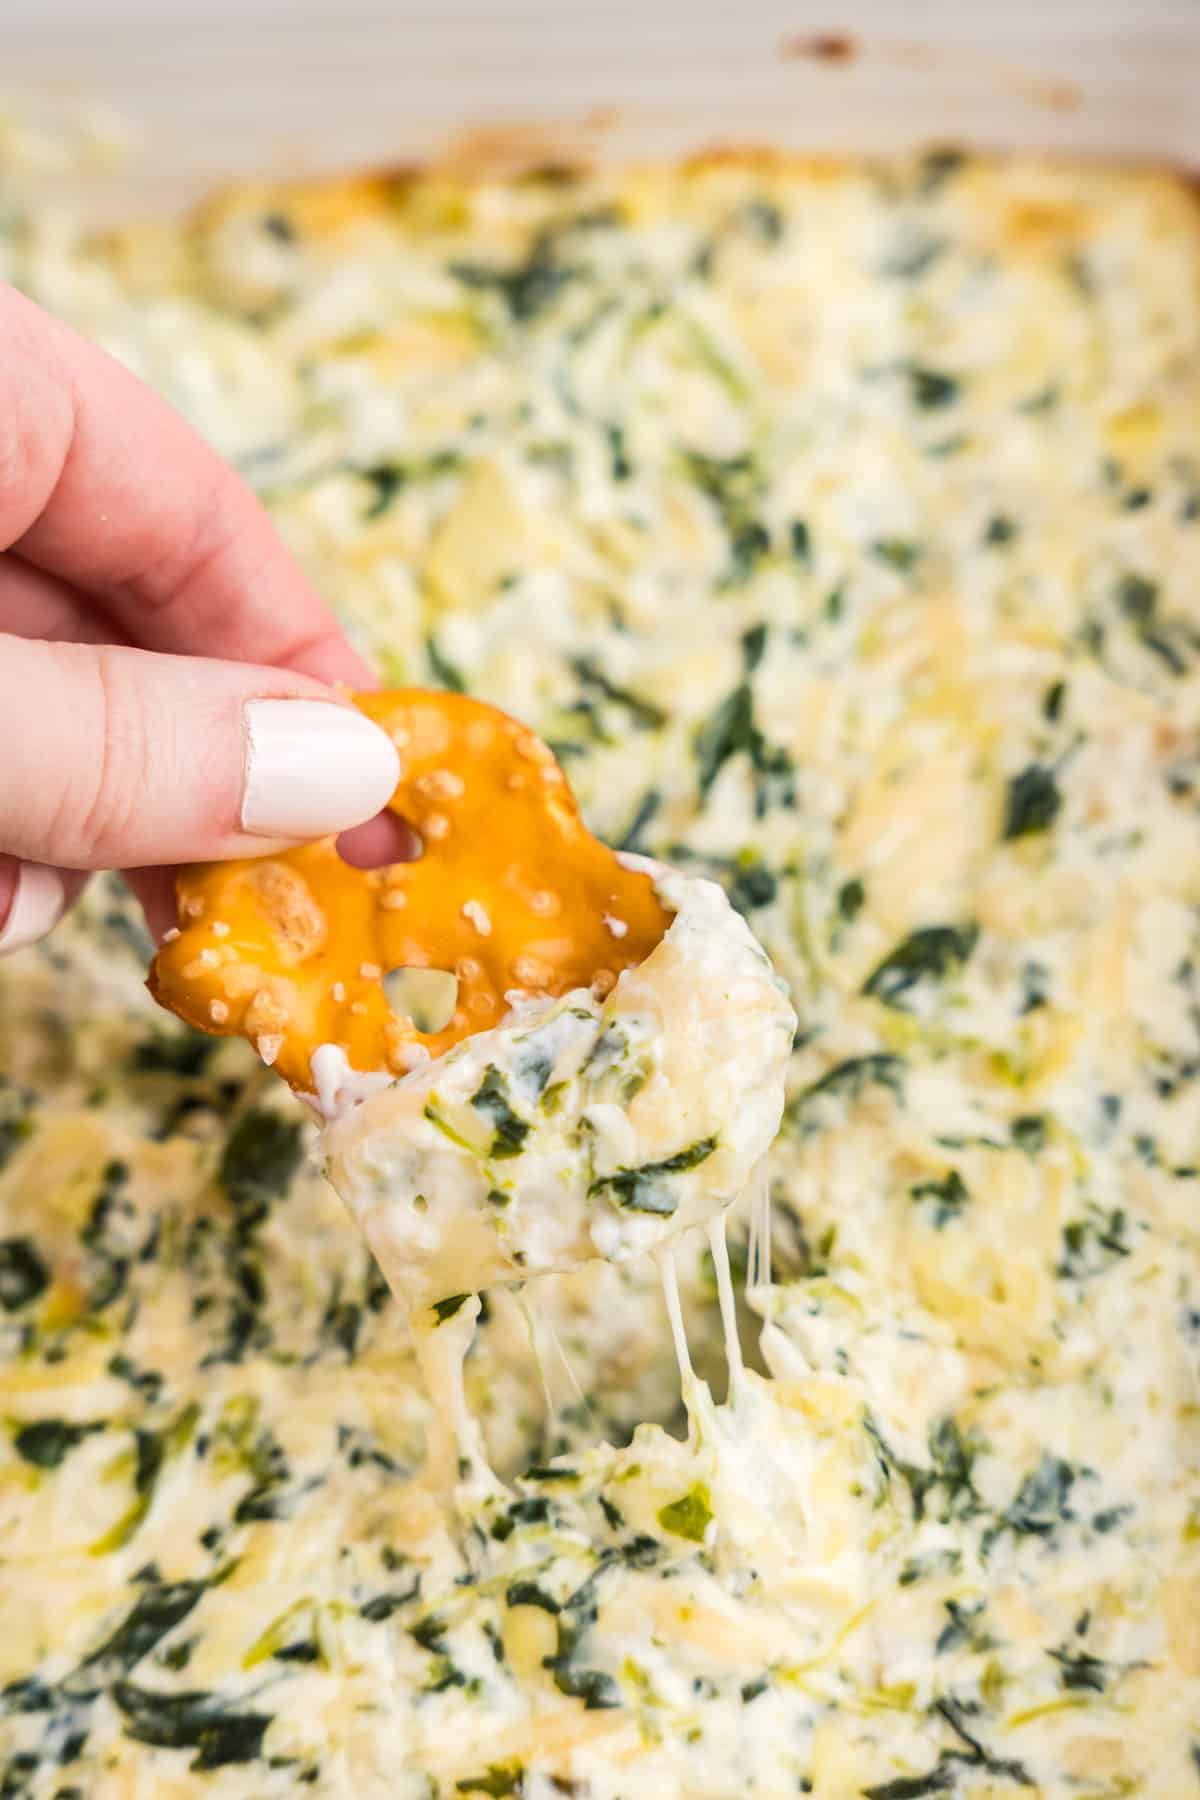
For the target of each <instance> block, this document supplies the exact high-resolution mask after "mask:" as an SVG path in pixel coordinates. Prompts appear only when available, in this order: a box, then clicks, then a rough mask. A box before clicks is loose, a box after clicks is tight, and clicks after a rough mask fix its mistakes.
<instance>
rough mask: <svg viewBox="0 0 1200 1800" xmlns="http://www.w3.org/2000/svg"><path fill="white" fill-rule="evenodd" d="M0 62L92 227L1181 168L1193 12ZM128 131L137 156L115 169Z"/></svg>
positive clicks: (1199, 33) (587, 26)
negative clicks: (598, 159)
mask: <svg viewBox="0 0 1200 1800" xmlns="http://www.w3.org/2000/svg"><path fill="white" fill-rule="evenodd" d="M0 49H2V54H0V105H3V107H4V108H5V111H6V114H7V115H8V116H10V117H11V116H13V115H14V114H15V115H17V116H19V117H20V118H21V119H22V121H24V122H25V123H28V121H29V119H30V117H31V116H33V117H34V118H36V119H38V120H46V119H47V117H48V116H50V115H55V114H57V115H58V118H57V120H54V119H52V121H51V122H55V123H61V118H62V116H63V115H64V114H65V115H67V116H68V117H69V118H71V119H72V120H73V121H74V123H75V125H76V126H78V124H79V118H80V112H79V109H80V107H81V106H85V107H86V108H89V109H90V111H89V112H88V114H87V118H86V121H85V124H84V126H83V127H82V128H81V135H82V136H83V137H87V135H88V134H89V133H90V134H91V137H92V139H93V140H94V144H93V147H94V148H95V150H96V155H95V156H94V157H93V158H92V167H91V170H90V176H89V181H90V185H91V192H92V197H93V204H94V205H95V206H96V207H97V209H100V210H106V209H107V208H108V207H110V206H111V205H116V206H118V207H119V206H128V203H129V194H130V189H131V188H132V189H133V190H134V194H135V198H136V199H137V201H138V203H139V204H153V205H157V204H159V203H162V204H174V203H177V201H178V200H179V199H180V198H186V197H188V195H190V194H192V193H195V192H196V191H198V190H202V189H205V188H208V187H211V186H212V185H213V184H214V183H218V182H220V181H221V180H222V179H224V178H226V177H228V176H230V175H233V174H238V175H242V174H245V173H246V172H247V171H248V170H250V169H254V168H257V169H262V170H263V171H264V172H272V171H274V172H278V171H279V170H281V169H286V170H289V171H293V172H307V171H311V170H313V169H319V168H330V167H331V168H337V167H353V166H361V165H363V164H369V163H378V162H381V161H383V162H395V161H404V160H406V159H412V158H416V157H424V156H427V155H429V154H430V153H432V152H439V153H443V154H444V153H445V152H446V151H447V150H450V151H451V152H452V153H454V154H458V155H461V156H464V157H467V158H469V157H470V156H472V155H474V154H477V153H478V152H479V151H480V149H481V148H486V149H489V150H490V152H491V153H492V155H493V157H494V156H495V154H496V153H497V152H498V151H499V152H500V153H501V154H503V155H509V156H513V157H517V158H519V157H521V156H525V157H526V158H527V159H528V158H529V157H533V158H534V159H536V158H537V157H538V156H539V155H541V154H542V153H543V152H544V151H545V152H551V151H555V152H557V153H558V154H562V155H571V154H575V155H578V154H596V153H597V152H600V153H608V154H611V155H619V156H642V155H655V154H671V153H675V152H677V151H679V150H680V149H682V148H684V147H687V146H695V145H699V144H706V143H707V144H711V143H712V142H714V141H716V142H720V141H723V140H725V141H727V140H730V139H735V140H737V141H739V142H742V143H744V142H746V141H747V140H753V139H761V140H762V141H764V142H765V141H770V142H773V143H776V144H779V143H789V144H793V145H795V146H797V147H801V148H833V149H837V148H847V149H848V148H854V149H858V150H861V149H863V148H870V147H884V146H892V145H896V144H898V143H908V142H911V141H912V140H913V139H914V138H915V139H921V140H926V141H928V140H931V139H933V140H936V139H943V140H944V139H950V138H953V139H961V140H968V141H971V142H974V143H981V144H1014V143H1016V144H1028V145H1030V146H1035V147H1039V148H1055V147H1059V148H1064V149H1072V150H1077V149H1086V150H1091V151H1097V152H1107V153H1114V152H1116V153H1121V154H1133V155H1149V156H1156V157H1168V158H1171V159H1173V160H1176V161H1180V160H1185V161H1189V162H1191V161H1197V160H1200V105H1198V104H1197V96H1198V95H1200V4H1197V3H1196V0H1124V3H1118V0H1104V3H1100V0H1046V3H1044V4H1040V5H1039V4H1033V3H1031V0H1007V3H1005V4H987V3H986V0H969V3H966V4H964V3H962V0H957V3H956V0H926V3H925V4H914V3H912V0H909V3H908V4H905V0H874V3H871V4H864V3H863V0H855V3H852V4H846V3H845V0H843V3H841V4H838V0H826V4H824V5H814V4H813V3H812V0H791V3H789V0H743V3H742V4H738V5H730V4H728V3H727V0H721V3H714V0H641V3H640V4H639V0H601V3H600V4H596V5H592V6H585V5H582V4H579V3H578V0H502V3H500V4H494V3H491V0H440V4H437V5H433V4H408V3H405V0H104V4H103V5H101V4H98V3H97V0H6V5H5V8H4V23H3V27H2V32H0ZM109 109H111V110H109ZM117 120H119V121H121V123H120V126H119V127H118V124H117V123H116V121H117ZM128 128H132V137H133V139H134V140H136V141H138V142H140V143H141V144H142V145H143V146H144V148H145V154H143V155H141V156H140V157H135V158H133V159H132V160H131V161H130V160H126V161H125V162H123V163H120V159H119V158H116V157H115V155H114V154H113V153H114V152H115V150H116V148H117V146H118V144H119V142H120V140H121V139H122V137H123V136H124V135H125V134H126V132H127V130H128ZM481 133H482V134H485V135H484V137H483V139H482V140H481V137H480V134H481ZM47 161H48V162H49V163H52V162H53V156H51V155H50V154H49V152H47ZM118 164H119V166H118ZM45 173H46V178H47V180H48V181H52V180H53V178H54V170H53V168H51V167H48V168H47V169H46V171H45ZM72 189H73V191H74V192H75V193H76V195H78V191H79V181H78V172H77V171H75V172H73V177H72Z"/></svg>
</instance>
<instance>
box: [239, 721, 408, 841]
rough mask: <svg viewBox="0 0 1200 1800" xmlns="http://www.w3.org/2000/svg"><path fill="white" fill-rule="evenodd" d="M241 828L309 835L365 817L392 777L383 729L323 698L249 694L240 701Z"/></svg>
mask: <svg viewBox="0 0 1200 1800" xmlns="http://www.w3.org/2000/svg"><path fill="white" fill-rule="evenodd" d="M243 717H244V719H245V728H246V779H245V786H244V788H243V790H242V829H243V830H244V831H249V832H252V833H253V834H254V836H256V837H273V838H317V837H326V836H328V835H329V834H330V833H331V832H335V831H345V830H347V829H348V828H349V827H350V826H351V825H361V824H362V822H363V820H364V819H373V818H374V816H375V814H376V813H377V812H379V811H380V809H381V808H382V807H384V806H386V805H387V802H388V801H389V800H390V799H391V797H392V794H393V792H394V791H395V787H396V783H397V782H398V781H399V779H400V758H399V756H398V755H397V754H396V746H395V745H394V744H393V743H392V741H391V739H390V738H389V737H388V736H387V734H386V733H385V732H383V731H381V730H380V728H379V726H378V725H373V724H372V723H371V721H370V719H368V718H367V717H366V716H365V715H364V714H363V713H360V712H358V711H357V710H356V709H355V708H354V707H350V706H335V705H333V704H332V703H331V702H330V701H327V700H251V701H248V702H247V704H246V707H245V709H244V713H243Z"/></svg>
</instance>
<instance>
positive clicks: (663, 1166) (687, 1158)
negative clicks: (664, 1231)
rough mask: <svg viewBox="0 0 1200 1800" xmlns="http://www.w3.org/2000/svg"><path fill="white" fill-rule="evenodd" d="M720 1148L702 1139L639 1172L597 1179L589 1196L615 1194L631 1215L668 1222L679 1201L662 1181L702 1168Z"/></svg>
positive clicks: (621, 1171)
mask: <svg viewBox="0 0 1200 1800" xmlns="http://www.w3.org/2000/svg"><path fill="white" fill-rule="evenodd" d="M716 1147H717V1139H716V1138H715V1137H706V1138H699V1139H697V1141H696V1142H695V1143H694V1144H689V1145H688V1147H687V1149H686V1150H677V1151H676V1152H675V1154H674V1156H667V1157H664V1158H663V1160H662V1161H661V1162H653V1163H643V1164H642V1166H641V1167H640V1168H638V1169H618V1170H617V1171H616V1173H615V1174H613V1175H601V1176H599V1177H597V1179H596V1180H595V1181H593V1182H592V1184H591V1186H590V1187H589V1188H588V1194H589V1196H591V1195H594V1194H602V1193H605V1192H607V1193H611V1194H612V1196H613V1198H614V1199H615V1200H616V1202H617V1204H618V1205H619V1206H623V1207H625V1208H626V1209H627V1210H628V1211H629V1212H645V1213H658V1214H660V1215H661V1216H662V1217H664V1218H668V1217H669V1216H670V1215H671V1214H672V1213H673V1212H674V1211H675V1208H676V1207H677V1206H678V1204H679V1201H678V1199H677V1198H676V1196H675V1195H674V1194H672V1193H671V1192H670V1190H669V1189H667V1188H664V1187H663V1186H662V1183H661V1179H660V1178H661V1177H662V1176H664V1175H679V1174H682V1173H684V1172H685V1171H686V1170H688V1169H695V1168H698V1167H699V1165H700V1164H701V1163H702V1162H704V1161H705V1160H706V1159H707V1158H708V1157H710V1156H711V1155H712V1153H713V1151H714V1150H715V1149H716Z"/></svg>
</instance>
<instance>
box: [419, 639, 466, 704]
mask: <svg viewBox="0 0 1200 1800" xmlns="http://www.w3.org/2000/svg"><path fill="white" fill-rule="evenodd" d="M425 661H426V662H427V663H428V664H429V673H430V674H431V675H432V676H433V679H434V681H435V682H436V683H437V685H438V687H441V688H445V689H446V690H447V691H448V692H449V693H451V694H465V693H466V691H467V678H466V676H465V675H464V674H463V672H462V670H461V669H460V668H459V666H458V664H457V663H452V662H451V661H450V659H449V657H448V656H446V655H444V654H443V652H442V650H441V649H440V648H439V646H438V641H437V639H436V638H435V637H434V635H433V633H432V632H430V633H429V636H428V637H427V638H426V639H425Z"/></svg>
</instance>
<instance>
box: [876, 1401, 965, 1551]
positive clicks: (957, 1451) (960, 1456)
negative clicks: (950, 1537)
mask: <svg viewBox="0 0 1200 1800" xmlns="http://www.w3.org/2000/svg"><path fill="white" fill-rule="evenodd" d="M928 1446H929V1463H928V1465H927V1466H925V1465H922V1464H919V1463H908V1462H903V1461H901V1460H900V1459H899V1458H895V1457H894V1458H893V1461H894V1464H895V1467H896V1469H897V1471H898V1472H899V1474H900V1475H902V1476H903V1478H904V1480H905V1482H906V1483H907V1485H908V1490H909V1493H910V1494H911V1495H912V1503H913V1516H914V1518H916V1519H923V1518H924V1517H925V1516H926V1513H927V1512H930V1511H934V1510H935V1509H934V1506H933V1504H932V1503H933V1502H934V1500H935V1499H937V1502H938V1503H937V1506H936V1512H935V1516H936V1517H937V1518H938V1519H940V1520H941V1521H942V1523H943V1524H945V1523H948V1522H949V1521H950V1520H952V1519H969V1518H972V1517H973V1516H974V1515H975V1514H977V1513H978V1512H980V1511H981V1510H982V1508H983V1502H982V1500H981V1499H980V1497H979V1493H978V1491H977V1489H976V1487H975V1479H974V1467H975V1458H976V1456H977V1455H978V1453H979V1444H978V1442H977V1440H976V1439H975V1438H974V1437H972V1435H971V1434H970V1432H968V1433H967V1434H966V1435H965V1436H964V1434H963V1433H962V1432H961V1431H960V1430H959V1427H958V1424H957V1422H956V1421H955V1420H954V1419H953V1418H951V1417H950V1416H949V1415H947V1416H946V1417H945V1418H942V1419H939V1420H937V1421H936V1423H935V1424H933V1425H932V1426H931V1427H930V1430H929V1437H928ZM939 1496H940V1499H939V1498H938V1497H939Z"/></svg>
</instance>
